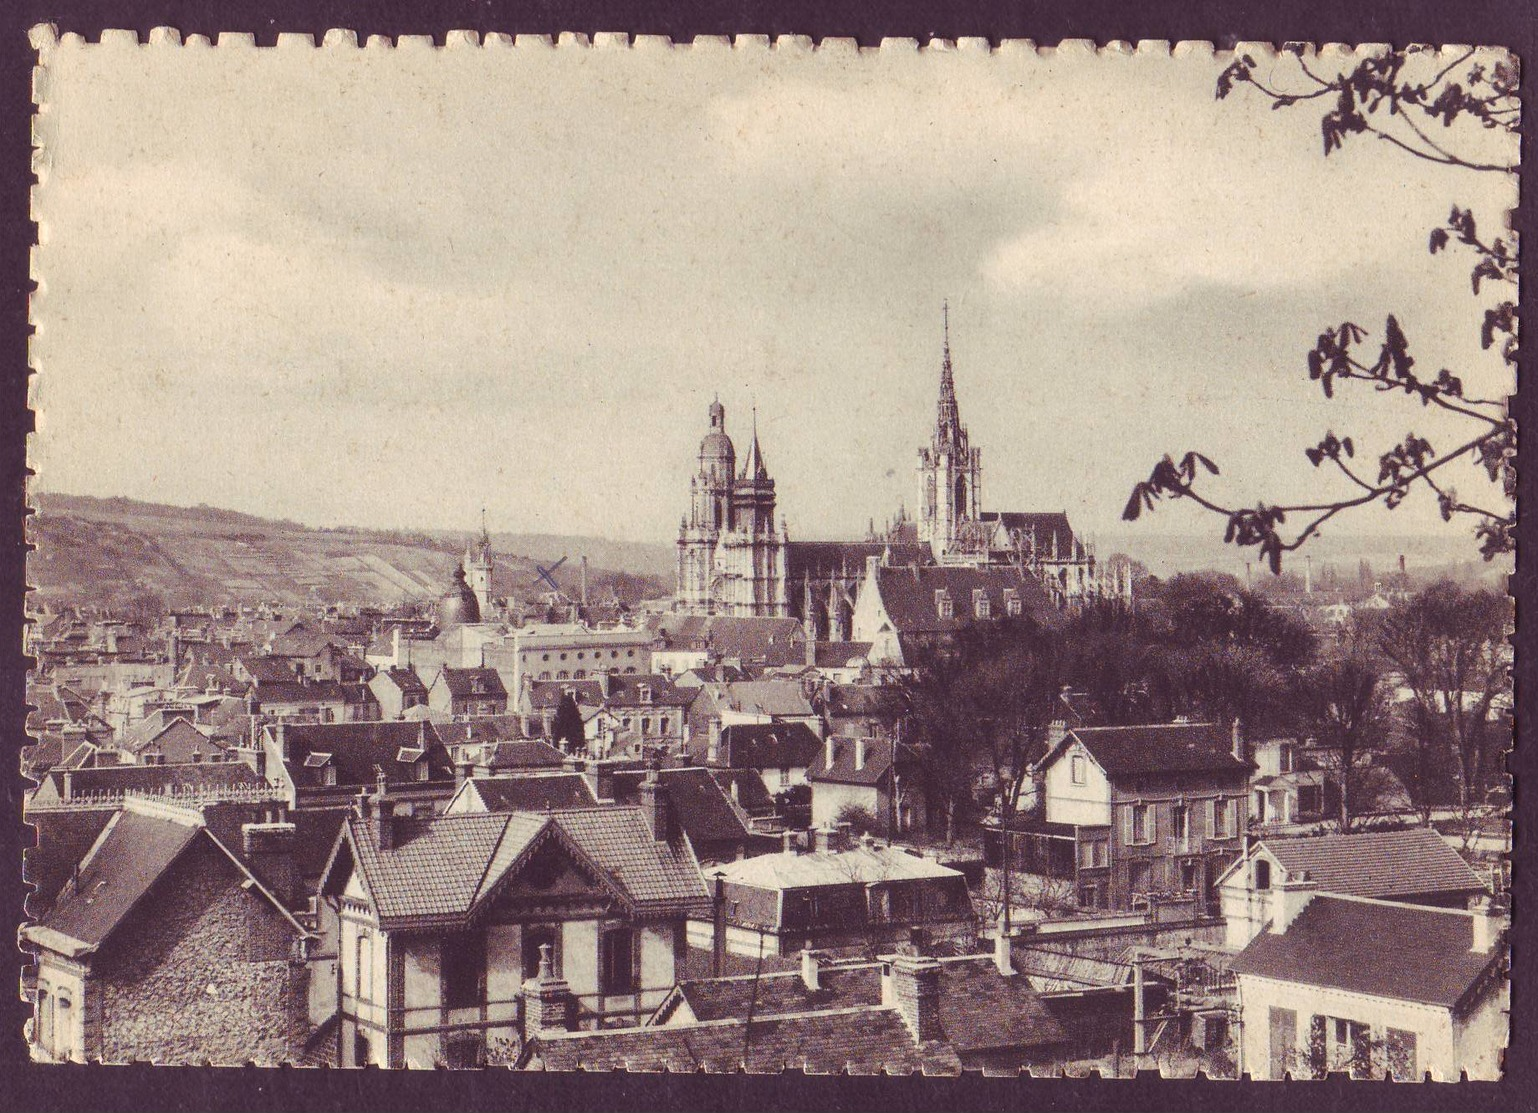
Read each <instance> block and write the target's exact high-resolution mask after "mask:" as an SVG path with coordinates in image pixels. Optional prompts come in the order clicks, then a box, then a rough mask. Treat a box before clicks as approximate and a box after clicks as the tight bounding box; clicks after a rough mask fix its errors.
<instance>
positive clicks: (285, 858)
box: [240, 823, 301, 907]
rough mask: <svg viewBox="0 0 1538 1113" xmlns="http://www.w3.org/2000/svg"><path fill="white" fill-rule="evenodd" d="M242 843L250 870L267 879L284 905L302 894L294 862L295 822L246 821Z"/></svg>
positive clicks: (243, 825)
mask: <svg viewBox="0 0 1538 1113" xmlns="http://www.w3.org/2000/svg"><path fill="white" fill-rule="evenodd" d="M240 835H241V844H242V847H243V849H244V851H245V854H244V857H245V860H246V864H247V865H248V866H250V867H251V872H252V873H254V874H256V875H257V877H259V878H261V879H262V880H263V881H265V882H266V883H267V884H268V885H269V886H270V887H271V888H272V891H273V895H274V896H276V897H277V898H278V899H279V900H280V901H282V902H283V903H284V904H285V905H288V906H289V907H292V906H293V904H294V902H295V901H297V900H298V899H299V897H300V896H301V893H300V886H299V869H298V866H297V865H296V863H295V861H294V845H295V843H296V841H297V837H296V835H295V827H294V825H293V824H292V823H243V824H241V827H240Z"/></svg>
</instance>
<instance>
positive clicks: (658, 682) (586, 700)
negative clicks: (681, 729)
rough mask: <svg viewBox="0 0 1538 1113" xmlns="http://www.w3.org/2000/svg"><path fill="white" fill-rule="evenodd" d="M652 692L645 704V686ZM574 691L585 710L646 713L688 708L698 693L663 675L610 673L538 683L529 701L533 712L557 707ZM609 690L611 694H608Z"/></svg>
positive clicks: (530, 691)
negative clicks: (586, 708) (647, 711)
mask: <svg viewBox="0 0 1538 1113" xmlns="http://www.w3.org/2000/svg"><path fill="white" fill-rule="evenodd" d="M642 685H646V686H647V687H649V688H650V689H651V702H650V703H646V702H643V699H642V697H643V693H642V691H641V686H642ZM567 689H570V690H571V693H572V698H573V699H575V700H576V701H577V703H578V704H579V705H581V706H585V707H616V708H618V707H625V708H633V709H637V710H642V711H644V710H645V709H646V708H647V707H653V706H655V707H688V706H689V704H691V703H693V702H694V697H695V695H696V694H697V693H696V691H695V690H694V689H692V688H679V687H678V686H677V685H675V684H674V683H673V681H672V680H671V679H670V678H669V677H667V676H664V675H663V674H662V673H641V674H636V673H629V674H622V673H610V674H609V675H608V676H606V677H602V678H594V677H589V678H586V679H583V680H534V681H530V683H529V688H528V702H529V706H530V707H531V708H533V709H536V710H539V709H543V708H546V707H556V706H557V705H559V704H560V702H561V697H562V696H564V695H565V694H566V691H567ZM605 689H607V691H605Z"/></svg>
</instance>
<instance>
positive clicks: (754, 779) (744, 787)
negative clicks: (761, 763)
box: [710, 769, 775, 815]
mask: <svg viewBox="0 0 1538 1113" xmlns="http://www.w3.org/2000/svg"><path fill="white" fill-rule="evenodd" d="M710 779H711V780H713V781H715V782H716V784H718V785H720V786H721V791H722V792H723V793H725V794H726V797H727V798H728V799H730V800H735V801H736V802H737V806H738V807H739V808H741V809H742V810H743V811H745V812H747V813H748V814H749V815H764V814H767V813H769V812H772V811H774V808H775V804H774V797H773V796H770V795H769V789H768V788H766V787H765V785H764V778H763V777H761V776H759V774H758V770H756V769H711V770H710ZM733 785H735V786H736V795H735V796H733V795H732V786H733Z"/></svg>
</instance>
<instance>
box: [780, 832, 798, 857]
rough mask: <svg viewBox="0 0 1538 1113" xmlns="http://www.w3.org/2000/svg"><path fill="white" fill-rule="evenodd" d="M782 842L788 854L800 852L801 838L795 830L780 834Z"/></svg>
mask: <svg viewBox="0 0 1538 1113" xmlns="http://www.w3.org/2000/svg"><path fill="white" fill-rule="evenodd" d="M780 842H781V844H782V846H783V849H784V852H785V853H786V854H800V853H801V840H800V838H799V837H797V832H795V831H784V832H782V833H781V835H780Z"/></svg>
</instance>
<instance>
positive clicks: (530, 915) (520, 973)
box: [319, 783, 708, 1067]
mask: <svg viewBox="0 0 1538 1113" xmlns="http://www.w3.org/2000/svg"><path fill="white" fill-rule="evenodd" d="M653 788H654V789H655V783H654V784H653ZM643 795H644V796H645V802H644V803H643V805H642V806H641V807H638V808H623V807H612V806H611V807H600V808H580V809H565V810H551V811H547V812H541V813H529V812H520V813H513V814H487V813H479V814H462V815H443V816H437V817H433V818H430V819H425V818H424V819H413V818H409V817H406V816H397V815H395V814H393V813H394V804H393V801H391V800H390V799H389V797H388V796H382V797H375V798H374V799H372V800H371V802H370V807H369V812H368V814H367V815H355V816H352V817H350V818H349V819H348V821H347V822H346V823H345V824H344V826H343V829H342V834H341V836H340V838H339V840H338V843H337V847H336V850H335V851H334V853H333V858H332V862H331V864H330V865H329V866H328V868H327V872H326V874H325V877H324V879H323V881H322V886H321V898H320V901H319V904H320V919H321V926H320V930H321V933H322V935H323V936H324V937H325V938H326V939H327V940H328V942H329V943H331V944H333V945H334V949H335V951H336V953H337V954H338V955H339V957H340V961H339V976H338V982H337V999H336V1002H335V1005H336V1015H337V1018H338V1024H337V1039H338V1041H339V1046H338V1061H339V1063H340V1064H341V1065H342V1066H348V1067H351V1066H362V1065H365V1064H374V1065H378V1066H385V1067H399V1066H417V1067H432V1066H434V1065H437V1064H447V1065H450V1066H469V1065H477V1064H483V1063H487V1062H493V1063H496V1062H502V1063H511V1062H512V1059H513V1057H514V1056H515V1055H516V1053H517V1051H518V1049H519V1048H520V1047H521V1045H522V1041H523V1038H524V1035H525V1021H526V1020H527V1018H528V1012H529V1009H530V1007H531V1006H530V995H529V991H528V989H527V987H526V983H528V982H529V981H531V980H533V979H536V978H537V977H538V975H539V973H540V965H541V960H542V958H543V959H544V960H545V961H546V962H547V963H548V964H549V967H548V971H547V973H548V974H549V975H550V977H549V978H547V981H549V980H551V978H554V979H558V980H559V982H560V985H561V989H560V992H559V993H558V994H555V995H549V994H546V995H541V994H540V993H538V992H536V993H535V994H534V1006H536V1007H537V1008H538V1009H539V1012H538V1014H537V1015H536V1017H535V1020H536V1023H537V1025H551V1024H553V1025H554V1026H555V1027H559V1028H562V1029H566V1028H572V1029H577V1028H596V1027H600V1026H610V1025H614V1024H638V1023H639V1022H640V1020H641V1019H642V1018H644V1017H645V1016H646V1015H647V1014H648V1013H649V1012H650V1011H651V1010H652V1009H654V1008H655V1007H656V1006H657V1005H658V1004H660V1002H661V1001H662V999H663V997H665V996H666V994H667V992H668V991H669V990H670V989H671V988H672V986H673V984H674V982H675V981H676V976H675V965H674V963H675V959H676V957H677V955H679V954H680V953H681V951H682V948H683V946H684V938H685V929H684V924H685V921H686V920H687V918H688V917H689V916H690V915H697V914H699V913H700V911H701V909H702V908H704V907H706V906H707V905H708V897H707V894H706V891H705V888H704V883H703V880H702V879H701V876H700V872H699V866H698V863H697V862H696V861H695V860H694V858H693V856H692V854H691V853H690V851H689V848H688V844H687V841H686V840H684V839H682V838H681V837H680V836H679V834H678V832H677V830H676V827H675V826H674V824H673V821H672V818H671V816H670V815H669V813H668V807H667V803H666V801H665V799H661V798H659V795H658V794H657V793H656V792H655V791H653V792H651V793H646V794H643ZM556 1013H559V1017H560V1019H559V1021H558V1022H554V1021H552V1020H551V1017H552V1016H554V1015H555V1014H556Z"/></svg>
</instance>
